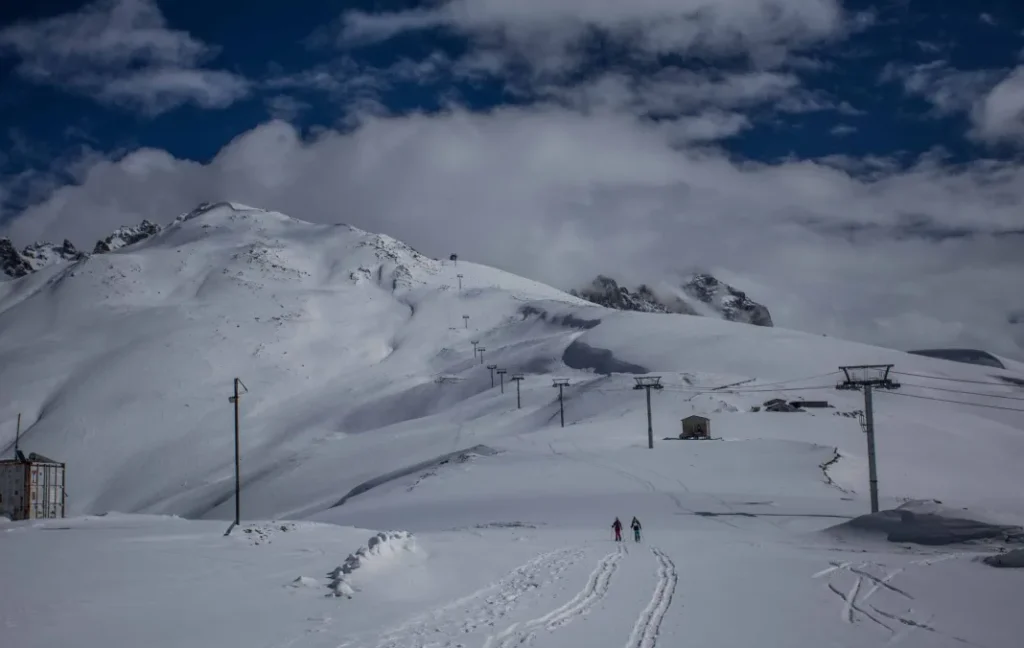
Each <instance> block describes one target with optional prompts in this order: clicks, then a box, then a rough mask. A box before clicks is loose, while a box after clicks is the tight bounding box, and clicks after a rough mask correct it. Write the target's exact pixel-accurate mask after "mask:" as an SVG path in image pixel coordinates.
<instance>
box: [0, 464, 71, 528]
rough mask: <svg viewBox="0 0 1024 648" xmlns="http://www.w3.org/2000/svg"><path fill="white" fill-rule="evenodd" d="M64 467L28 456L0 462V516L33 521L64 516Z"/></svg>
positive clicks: (65, 500)
mask: <svg viewBox="0 0 1024 648" xmlns="http://www.w3.org/2000/svg"><path fill="white" fill-rule="evenodd" d="M64 487H65V466H64V464H62V463H60V462H58V461H54V460H52V459H49V458H47V457H44V456H42V455H38V454H36V453H34V452H33V453H31V454H30V455H29V456H28V458H25V455H23V454H22V453H20V452H19V453H18V457H17V458H16V459H5V460H2V461H0V516H4V517H8V518H10V519H12V520H36V519H44V518H62V517H64V516H65V508H66V504H67V494H66V491H65V488H64Z"/></svg>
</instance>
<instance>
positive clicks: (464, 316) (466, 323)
mask: <svg viewBox="0 0 1024 648" xmlns="http://www.w3.org/2000/svg"><path fill="white" fill-rule="evenodd" d="M462 321H463V322H465V326H464V327H463V328H469V315H463V316H462Z"/></svg>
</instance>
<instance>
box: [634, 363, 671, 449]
mask: <svg viewBox="0 0 1024 648" xmlns="http://www.w3.org/2000/svg"><path fill="white" fill-rule="evenodd" d="M633 380H635V381H636V385H635V386H634V387H633V389H644V390H647V447H648V448H651V449H653V448H654V425H653V424H652V422H651V390H652V389H664V387H663V386H662V384H661V376H640V377H637V378H634V379H633Z"/></svg>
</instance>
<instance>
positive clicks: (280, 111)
mask: <svg viewBox="0 0 1024 648" xmlns="http://www.w3.org/2000/svg"><path fill="white" fill-rule="evenodd" d="M263 104H264V105H265V106H266V107H267V112H268V113H269V114H270V116H271V117H273V118H274V119H280V120H281V121H286V122H291V121H294V120H295V119H296V118H297V117H298V116H299V115H301V114H302V113H303V112H305V111H306V110H308V109H309V108H310V105H309V104H308V103H306V102H304V101H299V100H298V99H296V98H295V97H291V96H289V95H274V96H272V97H267V98H266V99H265V100H264V101H263Z"/></svg>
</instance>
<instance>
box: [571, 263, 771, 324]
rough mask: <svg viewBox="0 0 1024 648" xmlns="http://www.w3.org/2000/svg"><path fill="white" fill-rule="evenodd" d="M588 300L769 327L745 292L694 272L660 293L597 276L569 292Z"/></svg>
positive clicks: (763, 310) (763, 312) (760, 307)
mask: <svg viewBox="0 0 1024 648" xmlns="http://www.w3.org/2000/svg"><path fill="white" fill-rule="evenodd" d="M570 292H571V293H572V294H573V295H576V296H579V297H582V298H583V299H586V300H587V301H590V302H593V303H595V304H599V305H601V306H606V307H608V308H614V309H617V310H628V311H637V312H641V313H679V314H683V315H707V316H711V317H718V318H721V319H725V320H728V321H730V322H743V323H746V324H754V325H756V326H772V325H773V324H772V317H771V313H769V312H768V308H767V307H766V306H763V305H761V304H759V303H757V302H755V301H754V300H752V299H750V298H749V297H747V295H746V293H744V292H743V291H741V290H737V289H736V288H733V287H732V286H730V285H729V284H727V283H724V282H722V281H719V280H718V279H716V278H715V277H712V276H711V275H709V274H704V273H697V274H694V275H692V276H691V277H690V278H689V279H688V280H687V281H685V282H683V283H682V284H680V285H679V286H665V287H663V288H661V289H660V290H656V289H653V288H651V287H650V286H648V285H646V284H644V285H640V286H638V287H637V288H636V289H635V290H630V289H629V288H627V287H626V286H622V285H619V283H618V282H617V281H616V280H615V279H612V278H611V277H607V276H605V275H598V276H597V278H595V279H594V280H593V281H592V282H591V284H590V285H589V286H587V287H585V288H583V289H582V290H572V291H570Z"/></svg>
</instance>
